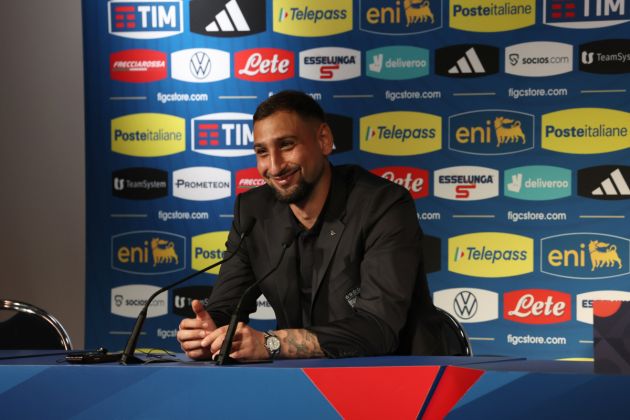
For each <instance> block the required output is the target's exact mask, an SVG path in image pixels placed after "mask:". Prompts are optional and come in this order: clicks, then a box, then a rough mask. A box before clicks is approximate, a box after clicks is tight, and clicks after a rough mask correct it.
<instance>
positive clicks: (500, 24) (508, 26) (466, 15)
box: [449, 0, 536, 32]
mask: <svg viewBox="0 0 630 420" xmlns="http://www.w3.org/2000/svg"><path fill="white" fill-rule="evenodd" d="M449 3H450V4H449V25H450V27H451V28H455V29H459V30H462V31H470V32H503V31H513V30H515V29H521V28H525V27H527V26H532V25H534V24H535V23H536V0H519V1H518V2H509V1H508V2H491V1H487V0H451V1H450V2H449Z"/></svg>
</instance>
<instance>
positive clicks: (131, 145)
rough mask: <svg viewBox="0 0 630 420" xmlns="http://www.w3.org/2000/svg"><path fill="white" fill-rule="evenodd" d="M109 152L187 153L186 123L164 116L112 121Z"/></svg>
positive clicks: (128, 116)
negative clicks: (110, 150) (110, 148)
mask: <svg viewBox="0 0 630 420" xmlns="http://www.w3.org/2000/svg"><path fill="white" fill-rule="evenodd" d="M111 144H112V152H116V153H120V154H121V155H127V156H138V157H157V156H167V155H173V154H175V153H180V152H183V151H184V150H186V120H184V119H183V118H180V117H176V116H174V115H167V114H153V113H146V114H131V115H125V116H122V117H118V118H114V119H112V122H111Z"/></svg>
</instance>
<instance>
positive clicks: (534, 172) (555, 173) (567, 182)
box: [503, 165, 571, 201]
mask: <svg viewBox="0 0 630 420" xmlns="http://www.w3.org/2000/svg"><path fill="white" fill-rule="evenodd" d="M503 192H504V194H505V196H506V197H512V198H516V199H519V200H533V201H542V200H556V199H559V198H564V197H569V196H570V195H571V170H570V169H565V168H559V167H556V166H545V165H532V166H520V167H518V168H512V169H508V170H507V171H505V188H504V189H503Z"/></svg>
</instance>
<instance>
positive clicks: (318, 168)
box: [254, 111, 332, 203]
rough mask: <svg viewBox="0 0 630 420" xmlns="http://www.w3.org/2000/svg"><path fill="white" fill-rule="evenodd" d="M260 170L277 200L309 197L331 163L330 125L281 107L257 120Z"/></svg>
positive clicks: (258, 165) (255, 136)
mask: <svg viewBox="0 0 630 420" xmlns="http://www.w3.org/2000/svg"><path fill="white" fill-rule="evenodd" d="M254 150H255V152H256V164H257V167H258V172H259V173H260V175H261V176H262V177H263V178H264V180H265V181H266V182H267V184H269V186H270V187H271V188H273V190H274V192H275V194H276V197H277V198H278V200H280V201H282V202H285V203H300V202H303V201H304V200H306V199H307V198H308V196H309V194H310V192H311V191H312V190H313V188H314V186H315V185H316V184H317V182H318V181H319V180H320V178H321V176H322V174H323V173H324V168H325V166H326V165H328V161H327V160H326V156H328V155H329V154H330V152H331V151H332V135H331V133H330V128H329V127H328V125H326V124H323V123H319V122H316V121H311V120H305V119H303V118H302V117H300V116H299V115H298V114H296V113H295V112H290V111H278V112H276V113H274V114H272V115H270V116H268V117H267V118H264V119H262V120H259V121H257V122H256V123H255V124H254Z"/></svg>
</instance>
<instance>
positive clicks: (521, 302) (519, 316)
mask: <svg viewBox="0 0 630 420" xmlns="http://www.w3.org/2000/svg"><path fill="white" fill-rule="evenodd" d="M503 312H504V313H503V317H504V318H505V319H507V320H509V321H513V322H520V323H522V324H557V323H560V322H567V321H570V320H571V295H570V294H568V293H563V292H558V291H556V290H545V289H524V290H514V291H512V292H507V293H505V294H504V295H503Z"/></svg>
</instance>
